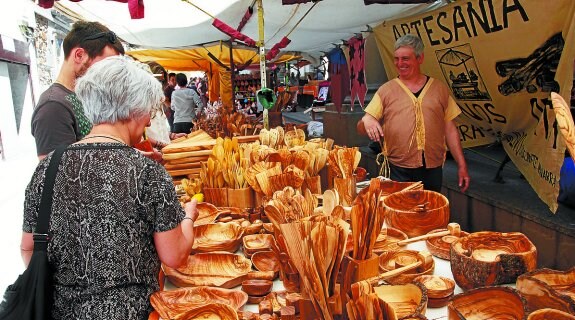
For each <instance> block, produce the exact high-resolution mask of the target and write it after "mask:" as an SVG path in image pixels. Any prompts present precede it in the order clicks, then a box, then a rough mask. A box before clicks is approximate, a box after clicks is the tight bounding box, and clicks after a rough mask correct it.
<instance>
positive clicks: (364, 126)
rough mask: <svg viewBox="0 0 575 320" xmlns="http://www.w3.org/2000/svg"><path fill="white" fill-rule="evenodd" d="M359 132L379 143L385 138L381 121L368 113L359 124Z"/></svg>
mask: <svg viewBox="0 0 575 320" xmlns="http://www.w3.org/2000/svg"><path fill="white" fill-rule="evenodd" d="M357 131H358V133H360V134H365V135H367V136H368V137H369V139H371V140H372V141H377V142H379V141H380V140H381V137H383V128H382V127H381V125H380V124H379V121H378V120H377V119H376V118H374V117H373V116H372V115H370V114H368V113H366V114H365V115H364V116H363V118H361V121H360V122H359V123H358V124H357Z"/></svg>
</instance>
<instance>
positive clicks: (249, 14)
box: [237, 7, 254, 31]
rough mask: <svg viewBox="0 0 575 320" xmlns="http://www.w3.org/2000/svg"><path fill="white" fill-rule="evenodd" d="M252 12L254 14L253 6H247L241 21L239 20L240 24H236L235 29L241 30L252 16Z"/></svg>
mask: <svg viewBox="0 0 575 320" xmlns="http://www.w3.org/2000/svg"><path fill="white" fill-rule="evenodd" d="M252 14H254V8H253V7H249V8H248V10H246V13H244V16H243V17H242V21H240V24H239V25H238V29H237V30H238V31H242V29H243V28H244V27H245V26H246V23H248V21H249V20H250V18H251V17H252Z"/></svg>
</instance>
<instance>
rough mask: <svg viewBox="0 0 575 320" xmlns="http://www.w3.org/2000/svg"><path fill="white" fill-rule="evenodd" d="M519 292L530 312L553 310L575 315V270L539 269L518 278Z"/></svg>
mask: <svg viewBox="0 0 575 320" xmlns="http://www.w3.org/2000/svg"><path fill="white" fill-rule="evenodd" d="M517 290H518V291H519V293H521V295H522V296H523V297H524V298H525V300H527V308H528V309H529V311H535V310H537V309H543V308H553V309H557V310H561V311H564V312H568V313H571V314H575V268H571V269H569V270H567V271H557V270H551V269H537V270H534V271H532V272H529V273H526V274H523V275H520V276H519V278H517Z"/></svg>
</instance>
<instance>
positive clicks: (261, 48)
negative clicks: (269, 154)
mask: <svg viewBox="0 0 575 320" xmlns="http://www.w3.org/2000/svg"><path fill="white" fill-rule="evenodd" d="M262 2H263V1H262V0H258V29H259V41H258V47H259V52H260V77H261V79H260V80H261V89H263V88H266V87H267V84H266V49H265V47H264V7H263V4H262ZM261 89H260V90H261ZM264 128H266V129H269V128H270V122H269V115H268V109H266V108H264Z"/></svg>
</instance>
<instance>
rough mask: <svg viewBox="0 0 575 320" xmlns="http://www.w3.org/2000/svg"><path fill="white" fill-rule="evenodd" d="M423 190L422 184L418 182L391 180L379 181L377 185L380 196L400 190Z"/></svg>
mask: <svg viewBox="0 0 575 320" xmlns="http://www.w3.org/2000/svg"><path fill="white" fill-rule="evenodd" d="M406 189H409V190H423V184H421V183H419V182H400V181H393V180H384V181H381V183H380V185H379V190H381V196H382V197H387V196H389V195H390V194H393V193H396V192H400V191H403V190H406Z"/></svg>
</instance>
